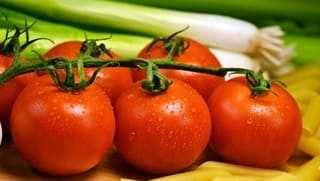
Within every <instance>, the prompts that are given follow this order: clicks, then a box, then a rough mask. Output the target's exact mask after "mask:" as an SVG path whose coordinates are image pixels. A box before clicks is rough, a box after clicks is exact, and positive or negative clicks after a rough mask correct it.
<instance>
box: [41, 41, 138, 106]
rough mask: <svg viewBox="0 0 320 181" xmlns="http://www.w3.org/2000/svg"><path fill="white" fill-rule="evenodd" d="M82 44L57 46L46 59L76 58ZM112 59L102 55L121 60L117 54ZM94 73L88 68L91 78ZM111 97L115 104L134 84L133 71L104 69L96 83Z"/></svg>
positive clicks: (87, 71) (104, 57)
mask: <svg viewBox="0 0 320 181" xmlns="http://www.w3.org/2000/svg"><path fill="white" fill-rule="evenodd" d="M81 44H82V42H80V41H68V42H63V43H61V44H58V45H56V46H55V47H53V48H52V49H50V50H49V51H48V52H47V53H46V54H45V55H44V57H46V58H57V57H66V58H69V59H74V58H76V57H77V56H78V55H79V53H80V48H81ZM111 55H112V57H110V56H109V55H107V54H104V55H102V57H100V58H102V59H105V60H107V59H110V58H119V57H118V56H117V55H116V54H115V53H113V52H111ZM93 72H94V69H93V68H87V69H86V74H87V75H88V76H91V75H92V74H93ZM95 82H96V83H97V84H98V85H99V86H101V87H102V89H103V90H104V91H105V92H106V93H107V95H108V96H109V97H110V99H111V102H112V103H113V104H114V103H115V101H116V99H117V98H118V97H119V95H120V94H121V93H122V92H123V91H124V90H126V89H128V88H129V87H130V86H131V84H132V82H133V81H132V75H131V71H130V69H128V68H104V69H102V70H101V71H100V72H99V73H98V75H97V78H96V81H95Z"/></svg>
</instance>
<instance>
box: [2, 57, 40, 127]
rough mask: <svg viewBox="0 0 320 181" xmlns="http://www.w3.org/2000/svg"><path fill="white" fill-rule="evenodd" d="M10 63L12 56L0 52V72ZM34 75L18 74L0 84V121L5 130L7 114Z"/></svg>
mask: <svg viewBox="0 0 320 181" xmlns="http://www.w3.org/2000/svg"><path fill="white" fill-rule="evenodd" d="M11 64H12V57H10V56H5V55H1V54H0V74H1V73H3V72H4V71H5V70H6V69H8V68H9V66H11ZM34 76H35V74H33V73H28V74H24V75H20V76H18V77H16V78H15V79H13V80H10V81H9V82H7V83H5V84H4V85H0V121H1V123H2V124H3V127H4V129H5V130H6V129H8V121H9V116H10V112H11V108H12V106H13V103H14V101H15V100H16V98H17V96H18V95H19V93H20V92H21V91H22V90H23V88H24V87H25V86H26V85H27V83H29V82H30V81H32V80H31V79H33V78H34Z"/></svg>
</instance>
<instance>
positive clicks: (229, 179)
mask: <svg viewBox="0 0 320 181" xmlns="http://www.w3.org/2000/svg"><path fill="white" fill-rule="evenodd" d="M262 178H263V177H256V176H218V177H215V178H213V179H212V181H261V180H262Z"/></svg>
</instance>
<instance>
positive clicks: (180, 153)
mask: <svg viewBox="0 0 320 181" xmlns="http://www.w3.org/2000/svg"><path fill="white" fill-rule="evenodd" d="M115 108H116V109H115V110H116V118H117V124H116V130H117V131H116V138H115V145H116V147H117V150H118V151H119V153H120V154H121V155H122V156H123V158H124V159H125V160H126V161H127V162H128V163H130V164H131V165H133V166H135V167H136V168H138V169H141V170H143V171H145V172H149V173H156V174H160V173H161V174H167V173H173V172H176V171H179V170H181V169H184V168H186V167H188V166H190V165H191V164H192V163H193V162H194V161H195V160H196V159H197V158H198V157H199V155H200V154H201V153H202V151H203V150H204V149H205V147H206V146H207V143H208V141H209V138H210V131H211V121H210V113H209V110H208V107H207V105H206V103H205V101H204V100H203V98H202V97H201V95H199V94H198V93H197V92H196V91H195V90H194V89H193V88H191V87H190V86H189V85H187V84H186V83H184V82H181V81H179V80H174V81H173V84H172V85H171V86H170V87H169V88H168V90H166V91H165V92H163V93H161V94H160V95H151V94H150V93H148V92H146V91H145V90H143V89H142V88H141V82H138V83H136V84H134V86H132V87H131V88H130V89H129V90H127V91H125V92H124V93H123V94H121V96H120V97H119V99H118V101H117V103H116V107H115Z"/></svg>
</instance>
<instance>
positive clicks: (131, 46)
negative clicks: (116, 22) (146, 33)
mask: <svg viewBox="0 0 320 181" xmlns="http://www.w3.org/2000/svg"><path fill="white" fill-rule="evenodd" d="M0 12H2V13H4V14H5V15H6V16H7V17H8V21H9V23H11V24H15V25H16V26H18V27H23V26H24V25H25V20H27V22H28V24H31V23H32V22H34V21H35V22H36V23H35V24H34V25H33V26H32V28H31V30H30V37H31V38H39V37H46V38H49V39H51V40H53V41H54V42H55V43H60V42H63V41H70V40H84V39H85V34H86V36H87V37H88V38H93V39H98V38H108V37H110V36H111V38H110V39H108V40H104V41H102V43H105V44H106V45H107V47H108V48H110V49H112V50H113V51H115V52H119V54H121V56H122V57H124V58H125V57H135V56H136V55H137V53H138V52H139V51H140V50H141V49H142V48H143V47H144V46H145V45H146V44H147V43H149V42H150V41H152V38H149V37H141V36H136V35H128V34H119V33H112V32H95V31H86V30H82V29H79V28H75V27H72V26H69V25H61V24H57V23H52V22H47V21H42V20H39V19H37V18H34V17H31V16H27V15H25V14H23V13H19V12H16V11H12V10H8V9H6V8H2V7H0ZM6 23H7V22H6V21H5V17H4V16H1V15H0V39H3V38H4V37H3V36H4V35H5V31H6V29H5V28H6ZM52 46H53V44H52V43H51V42H49V41H46V40H42V41H38V42H36V43H34V44H32V45H31V46H30V47H29V48H28V49H27V50H26V51H24V55H25V56H27V57H29V58H32V57H35V56H37V55H36V54H35V53H33V52H32V51H31V50H35V51H37V52H38V53H43V52H44V51H47V50H48V49H49V48H50V47H52Z"/></svg>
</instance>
